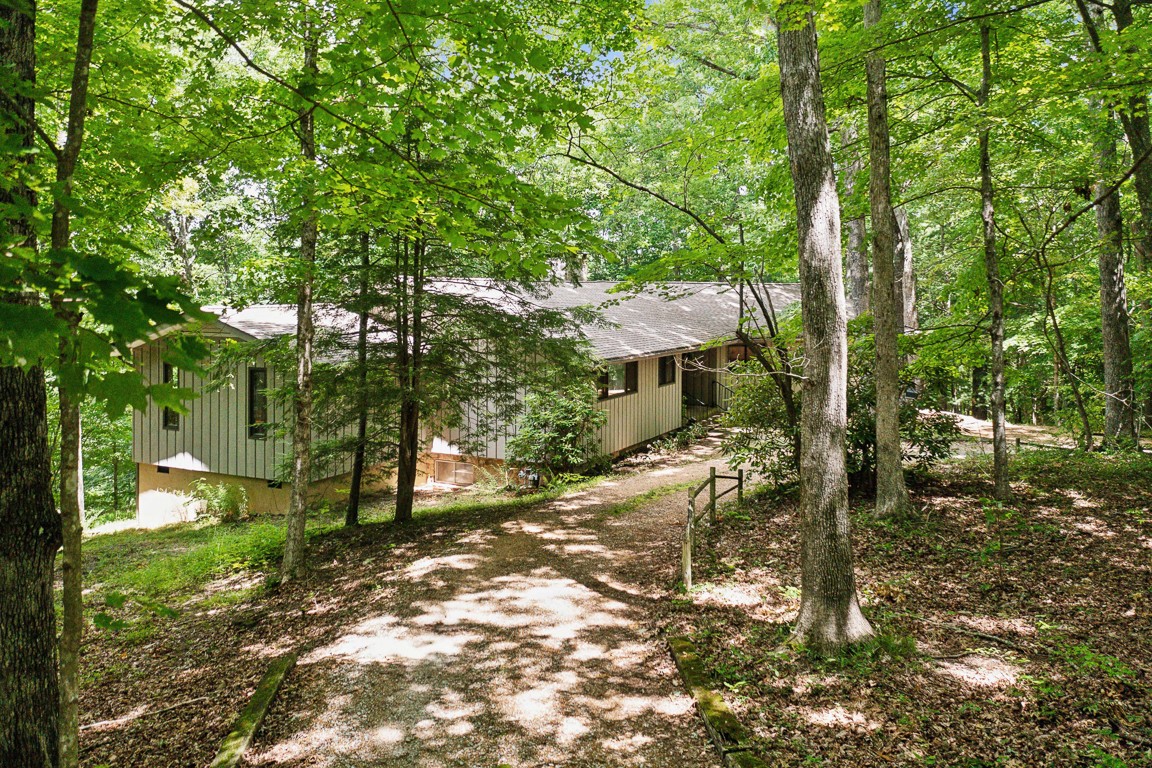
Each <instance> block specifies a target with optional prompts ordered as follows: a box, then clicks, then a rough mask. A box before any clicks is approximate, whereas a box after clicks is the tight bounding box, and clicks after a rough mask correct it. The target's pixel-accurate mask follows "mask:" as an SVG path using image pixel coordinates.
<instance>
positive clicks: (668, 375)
mask: <svg viewBox="0 0 1152 768" xmlns="http://www.w3.org/2000/svg"><path fill="white" fill-rule="evenodd" d="M675 383H676V356H675V355H668V356H666V357H662V358H660V386H662V387H663V386H664V385H666V384H675Z"/></svg>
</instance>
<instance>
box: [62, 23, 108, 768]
mask: <svg viewBox="0 0 1152 768" xmlns="http://www.w3.org/2000/svg"><path fill="white" fill-rule="evenodd" d="M97 8H98V0H83V2H82V3H81V4H80V17H79V29H78V32H77V39H76V55H75V58H74V60H73V65H72V84H71V90H70V93H69V99H68V123H67V128H66V132H65V140H64V146H62V147H60V151H59V154H57V156H56V183H57V185H58V187H59V191H58V192H57V193H56V195H55V199H54V201H53V205H52V254H51V260H52V263H53V265H54V268H55V270H56V272H57V274H58V275H59V276H60V277H61V279H62V280H64V281H68V280H70V278H71V267H70V266H69V264H68V256H67V253H68V249H69V248H70V247H71V245H72V242H71V241H72V211H71V208H70V207H69V206H70V204H71V203H70V201H71V198H72V177H73V176H74V174H75V172H76V165H77V162H78V161H79V159H80V147H81V146H82V145H83V142H84V121H85V118H86V117H87V114H88V78H89V72H90V70H91V66H92V47H93V39H94V37H95V32H96V11H97ZM52 306H53V309H54V311H55V313H56V315H57V316H58V317H60V318H61V319H62V320H64V321H65V322H66V323H67V324H68V326H69V328H70V329H71V331H72V332H71V333H70V334H69V335H68V336H66V337H65V338H63V339H61V340H60V371H59V373H58V376H57V380H58V382H59V384H58V389H59V393H60V515H61V522H62V530H63V545H64V556H63V559H62V568H61V570H62V572H63V573H62V579H63V608H64V611H63V627H62V631H61V633H60V765H61V766H63V768H76V766H78V765H79V764H80V645H81V643H82V642H83V638H84V601H83V576H82V552H81V542H82V538H83V537H82V534H83V531H84V485H83V481H82V479H81V475H80V472H81V465H82V462H81V450H82V447H81V444H80V405H81V403H82V402H83V399H84V394H83V382H84V375H83V371H82V364H81V363H80V356H81V350H80V344H79V333H78V329H79V325H80V314H79V313H78V312H76V311H75V310H74V309H72V308H71V307H70V306H68V304H67V302H66V301H65V300H64V296H63V295H61V294H56V295H54V296H53V297H52Z"/></svg>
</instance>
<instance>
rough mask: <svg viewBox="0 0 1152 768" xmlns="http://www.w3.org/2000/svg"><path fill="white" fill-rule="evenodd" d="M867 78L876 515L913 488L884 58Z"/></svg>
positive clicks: (872, 63) (898, 511) (897, 508)
mask: <svg viewBox="0 0 1152 768" xmlns="http://www.w3.org/2000/svg"><path fill="white" fill-rule="evenodd" d="M880 12H881V9H880V0H870V2H869V3H868V4H867V5H866V6H864V23H865V25H866V26H870V27H871V26H875V25H876V24H878V23H880ZM864 66H865V69H866V71H867V77H868V137H869V153H868V157H869V174H868V199H869V201H870V202H871V207H872V315H873V317H874V318H875V334H876V508H875V512H876V516H877V517H900V516H902V515H904V514H905V513H907V511H908V506H909V501H908V489H907V488H906V487H905V486H904V462H903V456H902V451H901V448H900V356H899V351H898V347H897V337H898V336H899V335H900V327H901V326H902V325H903V319H902V317H901V310H900V302H898V301H897V300H896V290H897V287H896V215H895V213H894V212H893V210H892V179H891V162H890V160H891V158H890V153H889V138H888V88H887V84H886V82H885V81H886V75H885V62H884V58H883V57H882V56H881V55H880V54H878V53H870V54H868V55H867V56H866V57H865V64H864Z"/></svg>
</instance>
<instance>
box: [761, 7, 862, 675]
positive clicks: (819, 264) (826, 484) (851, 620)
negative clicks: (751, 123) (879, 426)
mask: <svg viewBox="0 0 1152 768" xmlns="http://www.w3.org/2000/svg"><path fill="white" fill-rule="evenodd" d="M797 12H799V13H797ZM780 15H781V18H779V19H778V20H777V39H778V47H779V51H780V93H781V96H782V97H783V101H784V121H785V126H786V128H787V132H788V157H789V160H790V163H791V170H792V185H793V189H794V191H795V195H796V213H797V233H798V236H799V253H800V289H801V297H802V298H801V313H802V318H801V319H802V322H803V325H804V349H805V355H806V356H807V363H806V365H805V367H804V375H805V380H804V389H803V408H802V409H801V417H800V424H801V434H802V437H801V445H802V451H801V457H800V537H801V553H800V571H801V576H800V613H799V615H798V616H797V618H796V627H795V629H794V630H793V635H792V641H793V642H795V643H799V644H803V645H805V646H808V647H811V648H813V649H815V650H817V651H818V652H824V653H828V652H835V651H836V650H838V649H840V648H843V647H844V646H846V645H849V644H851V643H855V642H859V641H861V640H864V639H866V638H868V637H871V636H872V634H873V632H872V627H871V625H870V624H869V623H868V620H867V619H866V618H864V614H863V613H862V612H861V610H860V605H859V603H858V601H857V597H856V576H855V573H854V571H853V566H852V542H851V537H850V533H849V522H848V476H847V473H846V469H845V454H844V444H845V433H846V430H847V369H848V332H847V318H846V310H845V301H844V287H843V278H842V275H841V262H840V258H841V257H840V206H839V201H838V200H837V199H836V198H837V196H836V178H835V174H834V172H833V167H832V152H831V147H830V146H829V141H828V126H827V122H826V119H825V113H824V96H823V92H822V90H821V87H820V65H819V56H818V52H817V45H816V25H815V22H814V20H813V11H812V6H811V5H810V4H807V3H803V4H802V3H795V4H792V3H789V4H785V5H783V6H781V7H780Z"/></svg>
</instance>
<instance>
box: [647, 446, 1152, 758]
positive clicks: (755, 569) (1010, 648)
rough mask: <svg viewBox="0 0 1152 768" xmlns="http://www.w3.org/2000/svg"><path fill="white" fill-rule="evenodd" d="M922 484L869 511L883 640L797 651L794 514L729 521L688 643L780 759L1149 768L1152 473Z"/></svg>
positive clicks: (1121, 466)
mask: <svg viewBox="0 0 1152 768" xmlns="http://www.w3.org/2000/svg"><path fill="white" fill-rule="evenodd" d="M1014 471H1015V472H1016V478H1017V480H1016V481H1015V482H1014V484H1013V488H1014V491H1015V496H1016V500H1015V502H1014V503H1013V504H1012V505H1010V506H1001V505H999V504H996V503H994V502H991V501H989V500H988V498H987V497H989V496H991V487H990V477H989V476H990V472H991V469H990V460H989V459H987V458H980V457H976V458H971V459H966V460H962V461H958V462H955V463H953V464H949V465H945V466H944V467H942V468H940V469H938V470H936V471H934V472H932V473H931V474H928V475H927V476H923V477H920V478H918V479H917V482H916V483H915V485H914V486H913V489H912V490H913V498H914V501H915V502H916V506H917V508H918V509H919V512H918V514H917V515H916V516H915V518H914V519H912V520H909V521H907V522H905V523H889V522H878V521H876V520H874V519H873V518H872V517H871V509H870V504H869V503H867V502H866V501H859V502H858V503H854V505H853V514H852V520H853V526H854V538H855V544H856V546H855V554H856V571H857V578H858V585H859V588H860V592H861V596H862V600H863V602H864V608H865V612H866V614H867V615H868V616H869V618H870V619H871V620H872V622H873V625H874V627H875V628H876V630H877V632H878V639H877V640H876V642H874V643H873V644H871V645H868V646H866V647H863V648H859V649H857V650H855V651H854V652H852V653H851V654H849V655H848V656H846V657H843V658H838V659H833V660H818V659H814V658H809V657H808V656H806V655H803V654H797V653H794V652H792V651H789V650H782V648H781V647H782V643H783V641H785V640H786V639H787V637H788V632H789V621H790V620H791V618H792V617H793V616H794V615H795V611H796V608H797V607H798V605H799V563H798V562H797V558H796V557H795V553H796V552H797V551H798V548H799V545H798V531H797V524H796V518H795V511H796V503H795V500H793V499H791V498H784V499H774V498H770V497H767V496H764V497H761V498H760V499H759V500H757V501H755V502H752V503H750V504H748V505H747V506H746V507H744V508H735V507H730V508H729V511H728V513H727V515H726V516H725V517H724V519H723V521H722V523H720V524H719V525H718V526H717V527H716V528H715V529H714V530H713V531H712V534H711V536H710V538H709V539H708V540H707V543H706V544H705V545H704V546H702V547H701V549H700V555H701V556H700V562H699V564H698V566H697V580H698V586H696V587H695V588H694V589H693V591H692V593H691V594H690V595H686V596H681V597H679V598H677V599H676V600H675V601H674V609H673V611H672V614H671V618H670V622H669V627H668V631H669V632H670V633H677V634H687V635H689V636H691V638H692V639H693V640H695V642H696V644H697V646H698V648H699V650H700V652H701V655H702V656H703V657H704V658H705V660H706V663H707V667H708V669H709V671H710V672H711V674H712V676H713V678H714V680H715V683H716V687H717V688H719V689H721V690H722V691H723V694H724V697H725V699H726V700H727V701H728V703H729V704H730V706H732V708H733V709H734V711H735V712H736V713H737V715H738V717H739V718H740V719H741V720H742V721H743V722H744V723H745V725H747V726H749V727H750V728H751V730H752V731H753V732H754V734H755V738H756V745H757V748H758V751H759V753H760V754H761V756H762V757H764V758H765V759H766V761H767V762H768V763H769V764H771V765H801V764H803V765H853V766H896V765H906V766H912V765H949V766H999V765H1010V766H1033V765H1062V766H1137V765H1149V764H1152V715H1150V710H1149V704H1150V698H1149V685H1150V684H1152V665H1150V664H1149V659H1152V462H1150V461H1149V460H1148V459H1147V458H1114V457H1109V456H1101V455H1090V456H1077V455H1072V454H1068V453H1066V452H1055V451H1053V452H1048V451H1037V452H1025V453H1024V454H1022V455H1021V456H1019V457H1017V458H1016V459H1015V462H1014Z"/></svg>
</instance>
